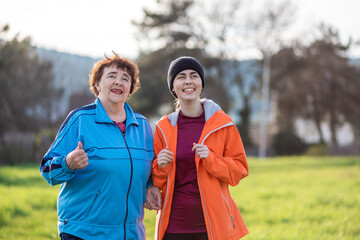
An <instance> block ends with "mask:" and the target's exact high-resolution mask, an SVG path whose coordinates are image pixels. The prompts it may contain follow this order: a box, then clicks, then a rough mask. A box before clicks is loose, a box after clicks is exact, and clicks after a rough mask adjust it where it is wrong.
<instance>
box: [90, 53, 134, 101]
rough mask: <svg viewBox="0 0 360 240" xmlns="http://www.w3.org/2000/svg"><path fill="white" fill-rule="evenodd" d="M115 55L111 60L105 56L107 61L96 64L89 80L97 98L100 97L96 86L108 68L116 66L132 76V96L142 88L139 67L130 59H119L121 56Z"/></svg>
mask: <svg viewBox="0 0 360 240" xmlns="http://www.w3.org/2000/svg"><path fill="white" fill-rule="evenodd" d="M113 53H114V56H112V57H111V58H109V57H107V56H106V54H105V59H103V60H100V61H98V62H97V63H95V64H94V67H93V69H92V72H91V75H90V79H89V85H90V90H91V91H92V92H93V93H94V94H95V96H96V97H97V96H98V95H99V91H98V90H97V89H96V84H98V83H99V82H100V79H101V77H102V75H103V73H104V69H105V68H106V67H111V66H115V67H117V68H119V69H123V70H125V71H126V72H127V73H128V74H129V75H130V77H131V86H130V94H133V93H135V92H136V91H137V90H138V89H139V87H140V79H139V67H138V65H137V64H136V63H135V62H133V61H131V60H130V59H128V58H124V57H119V55H117V54H116V53H115V52H114V51H113Z"/></svg>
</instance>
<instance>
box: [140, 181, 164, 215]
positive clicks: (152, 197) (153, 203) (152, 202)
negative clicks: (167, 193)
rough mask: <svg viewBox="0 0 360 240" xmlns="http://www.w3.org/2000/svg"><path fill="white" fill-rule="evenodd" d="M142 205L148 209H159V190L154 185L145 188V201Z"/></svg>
mask: <svg viewBox="0 0 360 240" xmlns="http://www.w3.org/2000/svg"><path fill="white" fill-rule="evenodd" d="M144 207H145V208H146V209H149V210H153V209H154V210H160V209H161V192H160V189H159V188H157V187H155V186H150V187H148V188H147V189H146V202H145V204H144Z"/></svg>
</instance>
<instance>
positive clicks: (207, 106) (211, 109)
mask: <svg viewBox="0 0 360 240" xmlns="http://www.w3.org/2000/svg"><path fill="white" fill-rule="evenodd" d="M200 102H201V104H203V106H204V111H205V121H207V120H209V119H210V118H211V117H212V116H213V115H214V113H215V112H217V111H219V110H221V108H220V106H219V105H217V104H216V103H215V102H214V101H212V100H210V99H207V98H203V99H201V100H200ZM178 118H179V110H177V111H176V112H173V113H171V114H169V116H168V119H169V121H170V123H171V125H173V126H174V127H175V126H176V123H177V120H178Z"/></svg>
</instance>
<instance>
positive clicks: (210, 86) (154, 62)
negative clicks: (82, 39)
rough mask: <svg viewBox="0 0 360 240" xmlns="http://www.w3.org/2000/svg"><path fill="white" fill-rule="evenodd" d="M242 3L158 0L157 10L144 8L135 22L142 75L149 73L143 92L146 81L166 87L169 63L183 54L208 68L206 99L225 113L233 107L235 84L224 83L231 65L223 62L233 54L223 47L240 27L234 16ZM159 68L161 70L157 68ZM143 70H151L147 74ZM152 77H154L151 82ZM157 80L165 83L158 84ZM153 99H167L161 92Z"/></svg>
mask: <svg viewBox="0 0 360 240" xmlns="http://www.w3.org/2000/svg"><path fill="white" fill-rule="evenodd" d="M239 2H241V1H235V0H232V1H231V2H227V3H228V4H224V3H223V2H220V1H217V2H215V4H208V3H206V4H203V5H201V4H200V3H199V2H198V1H197V2H195V1H191V0H181V1H175V0H159V1H158V7H157V8H156V9H154V10H149V9H144V19H143V20H142V21H141V22H139V23H136V22H134V24H135V25H136V26H137V27H138V28H139V35H138V39H139V42H140V45H141V46H143V47H142V50H143V54H141V55H140V58H139V63H140V67H141V69H142V73H144V74H146V76H145V75H144V76H145V77H146V80H144V81H143V85H142V86H143V88H144V89H143V90H144V91H145V89H146V88H147V87H146V85H145V84H146V82H148V83H149V85H151V86H157V87H159V86H163V85H164V82H165V81H164V80H165V79H166V70H167V69H166V67H167V66H168V65H169V63H170V60H172V59H174V58H176V57H179V56H181V55H191V56H194V57H196V58H198V59H199V60H200V62H201V63H202V65H203V66H204V68H206V73H207V74H206V82H207V84H206V88H205V94H206V96H209V97H210V98H212V99H214V100H215V101H216V102H218V103H219V104H220V105H221V106H222V108H223V109H224V111H228V110H229V109H230V107H231V100H230V94H229V90H228V89H229V85H230V84H231V83H232V82H233V81H232V80H231V81H227V82H226V81H225V79H227V77H226V74H227V73H226V72H227V70H226V69H224V68H227V67H229V66H228V65H224V64H223V62H224V60H226V57H227V55H228V54H229V53H230V52H231V51H230V50H229V49H225V48H224V46H227V45H228V42H230V36H229V32H230V31H229V29H230V27H232V28H233V29H236V28H237V26H238V25H237V24H235V23H237V22H238V21H236V20H234V19H233V17H234V16H235V15H236V13H237V10H238V9H239V6H240V4H239ZM229 3H230V4H229ZM209 5H210V6H211V7H210V8H209V7H208V8H207V11H205V8H204V7H206V6H209ZM200 13H201V14H200ZM214 18H215V19H216V21H214ZM154 45H155V47H154ZM214 46H215V47H214ZM216 46H217V47H216ZM214 49H217V50H216V51H214ZM146 55H147V56H146ZM141 58H145V59H146V60H144V61H143V60H142V59H141ZM159 62H160V63H159ZM163 63H165V64H163ZM142 64H146V65H147V66H145V65H142ZM157 67H159V68H158V69H156V68H157ZM160 67H161V68H160ZM144 69H146V70H148V71H147V72H146V73H145V71H144ZM151 71H152V72H153V73H151ZM210 73H211V74H210ZM149 77H154V78H152V79H151V80H149ZM145 81H146V82H145ZM156 81H162V83H158V84H155V82H156ZM165 86H166V85H165ZM158 89H161V90H163V89H164V88H163V87H160V88H158ZM146 92H147V91H146ZM219 92H221V95H220V94H219ZM160 93H162V91H161V92H160ZM160 95H161V94H160ZM154 100H155V102H159V101H162V100H167V98H163V97H162V96H159V93H158V94H157V96H156V99H154ZM133 101H135V100H133Z"/></svg>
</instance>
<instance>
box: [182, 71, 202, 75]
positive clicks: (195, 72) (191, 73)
mask: <svg viewBox="0 0 360 240" xmlns="http://www.w3.org/2000/svg"><path fill="white" fill-rule="evenodd" d="M189 74H190V75H193V74H199V73H198V72H197V71H192V72H190V73H189ZM178 75H186V74H185V73H179V74H178Z"/></svg>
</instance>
